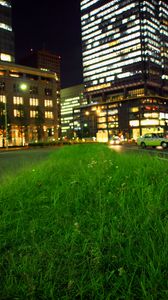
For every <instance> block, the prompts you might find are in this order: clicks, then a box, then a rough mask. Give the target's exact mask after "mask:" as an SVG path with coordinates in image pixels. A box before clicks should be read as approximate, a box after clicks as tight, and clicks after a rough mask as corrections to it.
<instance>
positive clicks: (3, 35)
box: [0, 0, 15, 62]
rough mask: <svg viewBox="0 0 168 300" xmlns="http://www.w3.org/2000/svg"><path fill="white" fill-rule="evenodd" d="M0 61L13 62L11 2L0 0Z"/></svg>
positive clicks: (9, 0)
mask: <svg viewBox="0 0 168 300" xmlns="http://www.w3.org/2000/svg"><path fill="white" fill-rule="evenodd" d="M0 60H1V61H8V62H14V60H15V58H14V34H13V31H12V19H11V0H0Z"/></svg>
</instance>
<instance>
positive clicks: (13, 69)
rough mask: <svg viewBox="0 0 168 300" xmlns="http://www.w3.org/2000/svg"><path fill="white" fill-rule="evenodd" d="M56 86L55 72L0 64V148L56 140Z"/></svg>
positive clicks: (57, 82) (57, 125)
mask: <svg viewBox="0 0 168 300" xmlns="http://www.w3.org/2000/svg"><path fill="white" fill-rule="evenodd" d="M59 85H60V83H59V79H58V77H57V76H56V74H55V73H52V72H48V71H42V70H38V69H34V68H30V67H25V66H21V65H16V64H12V63H3V62H1V63H0V147H3V146H20V145H25V144H28V143H30V142H42V141H43V142H46V141H55V140H57V139H58V137H59V129H60V124H59V104H60V99H59V97H60V93H59V88H58V87H59Z"/></svg>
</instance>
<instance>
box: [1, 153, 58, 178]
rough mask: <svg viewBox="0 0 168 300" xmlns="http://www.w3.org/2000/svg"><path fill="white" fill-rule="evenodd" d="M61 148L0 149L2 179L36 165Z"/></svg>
mask: <svg viewBox="0 0 168 300" xmlns="http://www.w3.org/2000/svg"><path fill="white" fill-rule="evenodd" d="M58 149H59V148H55V147H54V148H53V147H52V148H38V149H27V150H14V151H11V150H9V151H2V152H1V151H0V180H2V179H3V178H4V177H6V176H9V175H15V174H16V173H17V172H18V171H20V170H21V169H24V168H26V167H27V166H32V167H33V166H35V165H36V164H38V163H39V162H40V161H43V160H45V159H47V158H48V157H49V155H50V154H51V153H52V152H53V151H57V150H58Z"/></svg>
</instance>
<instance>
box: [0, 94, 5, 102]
mask: <svg viewBox="0 0 168 300" xmlns="http://www.w3.org/2000/svg"><path fill="white" fill-rule="evenodd" d="M0 102H1V103H6V96H4V95H0Z"/></svg>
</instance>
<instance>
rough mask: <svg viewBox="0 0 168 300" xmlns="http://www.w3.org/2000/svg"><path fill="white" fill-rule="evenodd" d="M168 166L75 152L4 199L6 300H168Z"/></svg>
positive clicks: (64, 152)
mask: <svg viewBox="0 0 168 300" xmlns="http://www.w3.org/2000/svg"><path fill="white" fill-rule="evenodd" d="M167 176H168V162H166V161H160V160H159V159H158V158H157V157H150V156H148V155H143V156H140V155H138V154H137V155H136V154H118V153H115V152H112V151H111V150H110V149H108V148H107V147H106V145H75V146H69V147H64V148H62V149H60V150H59V151H56V152H55V153H53V154H52V155H51V157H50V158H49V159H48V160H46V161H45V162H43V163H41V164H40V165H39V166H34V167H33V169H32V167H31V168H29V169H26V170H24V171H23V170H22V171H21V172H20V174H18V176H17V177H15V178H11V180H8V183H6V184H3V185H2V186H1V190H0V299H1V300H2V299H11V300H14V299H15V300H16V299H20V300H22V299H26V300H27V299H31V300H36V299H46V300H49V299H54V300H55V299H56V300H57V299H64V300H65V299H72V300H73V299H86V300H89V299H98V300H102V299H105V300H108V299H112V300H116V299H118V300H119V299H126V300H128V299H137V300H140V299H148V300H149V299H151V300H152V299H156V300H161V299H168V181H167Z"/></svg>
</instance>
